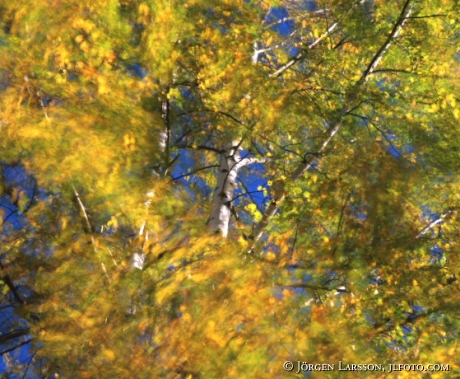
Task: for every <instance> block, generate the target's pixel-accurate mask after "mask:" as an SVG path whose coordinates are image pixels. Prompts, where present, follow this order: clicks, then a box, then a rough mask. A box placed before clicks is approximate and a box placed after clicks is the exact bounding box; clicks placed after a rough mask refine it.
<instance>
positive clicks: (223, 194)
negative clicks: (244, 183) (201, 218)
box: [209, 142, 242, 238]
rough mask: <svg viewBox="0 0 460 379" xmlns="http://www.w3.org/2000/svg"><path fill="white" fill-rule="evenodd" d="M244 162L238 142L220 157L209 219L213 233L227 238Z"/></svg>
mask: <svg viewBox="0 0 460 379" xmlns="http://www.w3.org/2000/svg"><path fill="white" fill-rule="evenodd" d="M241 164H242V160H241V157H240V154H239V146H238V143H237V142H233V143H232V146H230V147H228V148H226V149H225V151H224V153H222V154H221V156H220V167H219V174H218V178H217V187H216V190H215V191H214V196H213V199H212V206H211V217H210V219H209V230H210V232H211V233H219V234H221V235H222V237H224V238H227V235H228V227H229V223H230V215H231V207H232V206H233V204H232V201H233V198H234V194H235V187H236V178H237V176H238V170H239V169H240V168H241Z"/></svg>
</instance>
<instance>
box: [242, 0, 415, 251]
mask: <svg viewBox="0 0 460 379" xmlns="http://www.w3.org/2000/svg"><path fill="white" fill-rule="evenodd" d="M363 1H364V0H362V1H361V3H362V2H363ZM410 2H411V0H407V1H406V3H405V4H404V7H403V9H402V11H401V15H400V17H399V19H398V21H397V22H396V24H395V25H394V27H393V29H392V31H391V33H390V35H389V36H388V38H387V39H386V40H385V42H384V44H383V45H382V46H381V47H380V49H379V50H378V51H377V53H376V54H375V55H374V57H373V58H372V60H371V62H370V63H369V65H368V66H367V68H366V70H365V71H364V74H363V75H362V77H361V78H360V79H359V80H358V81H357V82H356V83H355V85H353V86H352V87H350V90H349V91H347V94H346V95H345V100H344V104H343V106H342V109H341V110H340V112H339V114H338V116H337V118H336V119H333V120H331V121H330V122H329V125H330V126H329V128H328V130H327V131H326V133H325V139H324V142H323V143H322V145H321V146H320V147H319V148H318V149H317V150H316V151H317V155H314V156H311V157H310V158H309V159H304V160H303V161H302V162H300V164H299V165H298V166H297V168H296V169H295V170H294V172H293V173H292V174H291V176H290V177H289V178H288V179H286V180H280V181H278V183H277V185H276V186H273V192H274V194H273V198H272V201H271V202H270V204H269V206H268V207H267V210H266V212H265V214H264V215H263V216H262V219H261V220H260V221H259V223H258V224H257V225H256V227H255V228H254V230H253V232H252V234H251V236H250V237H249V238H250V239H251V240H252V241H253V243H252V245H251V247H250V249H249V253H252V252H253V251H254V248H255V245H256V243H257V242H258V241H259V239H260V238H261V237H262V235H263V233H264V232H265V229H266V228H267V226H268V223H269V222H270V220H271V219H272V218H273V216H274V215H275V214H276V212H277V211H278V209H279V207H280V205H281V203H282V201H283V200H284V198H285V197H286V194H285V188H286V184H288V183H295V182H297V181H298V180H299V179H300V178H301V177H302V176H303V175H304V173H305V172H306V171H308V170H310V169H311V168H312V167H313V165H314V164H315V163H316V162H317V161H318V158H317V157H318V155H321V154H322V153H323V152H324V151H325V150H326V147H327V146H328V145H329V143H330V142H331V141H332V139H333V138H334V136H335V135H336V134H337V132H338V131H339V130H340V128H341V126H342V118H343V117H344V116H345V115H347V114H348V112H350V109H354V108H356V106H354V108H353V105H352V104H351V103H352V102H355V101H356V97H357V95H358V91H359V90H360V88H361V87H363V86H364V85H365V84H366V82H367V79H368V77H369V75H371V74H372V73H373V72H374V70H375V69H376V68H377V65H378V64H379V63H380V61H381V60H382V58H383V56H384V55H385V53H386V52H387V51H388V49H389V47H390V45H391V43H392V41H393V39H394V38H396V37H397V36H398V35H399V33H400V32H401V28H402V27H403V25H404V24H405V22H406V17H408V16H409V15H410V13H411V12H412V9H413V7H412V6H409V4H410ZM334 25H335V24H334Z"/></svg>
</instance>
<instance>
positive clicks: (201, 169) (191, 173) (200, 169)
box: [171, 164, 219, 181]
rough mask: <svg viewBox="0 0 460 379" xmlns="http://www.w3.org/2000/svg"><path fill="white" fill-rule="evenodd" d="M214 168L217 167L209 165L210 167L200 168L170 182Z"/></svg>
mask: <svg viewBox="0 0 460 379" xmlns="http://www.w3.org/2000/svg"><path fill="white" fill-rule="evenodd" d="M215 167H219V165H218V164H213V165H210V166H205V167H200V168H197V169H196V170H193V171H190V172H188V173H187V174H183V175H179V176H176V177H175V178H172V179H171V181H174V180H178V179H182V178H185V177H186V176H190V175H193V174H195V173H197V172H199V171H203V170H207V169H209V168H215Z"/></svg>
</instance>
